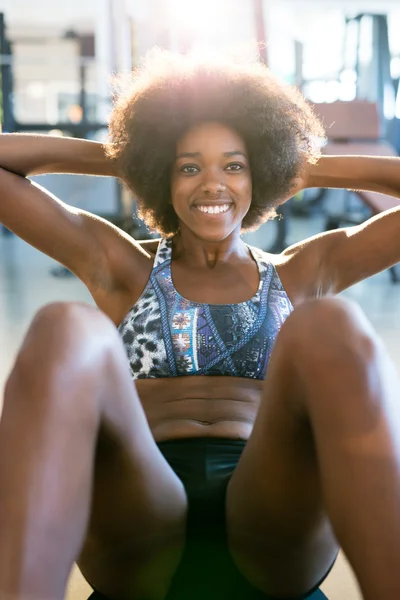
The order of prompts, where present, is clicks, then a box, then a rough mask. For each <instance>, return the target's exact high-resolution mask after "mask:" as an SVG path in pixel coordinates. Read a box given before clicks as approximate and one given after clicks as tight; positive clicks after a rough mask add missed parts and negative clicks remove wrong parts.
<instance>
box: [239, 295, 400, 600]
mask: <svg viewBox="0 0 400 600" xmlns="http://www.w3.org/2000/svg"><path fill="white" fill-rule="evenodd" d="M399 400H400V394H399V383H398V377H397V374H396V370H395V368H394V366H393V365H392V363H391V361H390V358H389V357H388V355H387V353H386V352H385V350H384V348H383V346H382V343H381V341H380V340H379V339H378V338H377V336H376V335H375V333H374V332H373V330H372V328H371V326H370V325H369V323H368V321H367V319H366V318H365V317H364V315H363V314H362V312H361V310H360V309H359V308H358V307H357V306H356V305H353V304H350V303H347V302H345V301H343V300H339V299H325V300H317V301H314V302H310V303H307V304H304V305H303V306H301V307H299V308H297V309H296V310H295V311H294V313H293V314H292V315H291V316H290V317H289V319H288V320H287V322H286V323H285V325H284V326H283V328H282V331H281V332H280V335H279V338H278V340H277V343H276V345H275V348H274V352H273V355H272V357H271V362H270V366H269V369H268V374H267V378H266V381H265V391H264V396H263V399H262V402H261V405H260V409H259V412H258V415H257V419H256V423H255V426H254V429H253V432H252V435H251V437H250V439H249V442H248V444H247V445H246V448H245V450H244V452H243V455H242V456H241V458H240V461H239V464H238V467H237V469H236V471H235V473H234V475H233V477H232V479H231V481H230V485H229V488H228V493H227V527H228V535H229V544H230V548H231V551H232V555H233V557H234V559H235V561H236V563H237V565H238V567H239V569H240V570H241V571H242V572H243V574H244V575H245V576H246V577H248V578H249V579H250V580H251V581H252V582H253V583H254V585H256V586H257V587H259V588H260V589H262V590H264V591H266V592H268V593H271V594H272V595H276V596H281V597H282V596H291V597H293V596H296V595H299V596H300V595H301V594H302V593H303V594H304V593H305V592H306V591H307V590H309V589H310V588H312V587H313V586H314V585H315V584H317V583H318V580H319V579H321V578H322V577H323V576H324V573H325V572H326V571H327V570H328V568H329V566H330V564H331V563H332V561H333V560H334V556H335V553H336V550H337V546H336V541H335V536H336V537H337V539H338V540H339V541H340V544H341V545H342V546H343V549H344V551H345V553H346V554H347V557H348V558H349V560H350V562H351V564H352V566H353V568H354V570H355V573H356V576H357V577H358V580H359V583H360V585H361V589H362V592H363V594H364V598H365V599H366V600H376V599H377V598H379V600H393V598H400V573H399V569H398V557H399V555H400V403H399ZM328 517H329V520H328ZM330 524H332V528H333V531H332V530H331V525H330Z"/></svg>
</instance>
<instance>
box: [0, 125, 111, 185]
mask: <svg viewBox="0 0 400 600" xmlns="http://www.w3.org/2000/svg"><path fill="white" fill-rule="evenodd" d="M0 168H3V169H6V170H7V171H12V172H13V173H17V174H19V175H23V176H24V177H26V176H28V175H42V174H45V173H75V174H81V175H103V176H112V177H118V173H117V172H116V168H115V165H114V163H113V161H111V160H110V159H109V158H107V156H106V153H105V146H104V145H103V144H101V143H100V142H92V141H88V140H82V139H75V138H66V137H55V136H49V135H30V134H19V133H8V134H7V133H6V134H1V135H0Z"/></svg>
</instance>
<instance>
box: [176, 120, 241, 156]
mask: <svg viewBox="0 0 400 600" xmlns="http://www.w3.org/2000/svg"><path fill="white" fill-rule="evenodd" d="M233 146H234V147H235V149H238V150H243V151H244V150H245V143H244V140H243V139H242V138H241V137H240V135H239V134H238V133H237V132H236V131H235V130H234V129H231V128H230V127H228V126H227V125H224V124H223V123H217V122H207V123H199V124H198V125H195V126H194V127H191V128H190V129H189V130H188V131H187V132H186V133H185V134H184V135H183V136H182V137H181V138H180V140H179V141H178V143H177V152H178V153H179V152H185V151H201V149H207V148H214V150H217V149H218V150H221V151H229V150H232V147H233Z"/></svg>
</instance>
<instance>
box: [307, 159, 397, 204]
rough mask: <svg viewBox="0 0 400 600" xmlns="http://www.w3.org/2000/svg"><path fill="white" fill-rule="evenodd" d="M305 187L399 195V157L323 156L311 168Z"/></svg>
mask: <svg viewBox="0 0 400 600" xmlns="http://www.w3.org/2000/svg"><path fill="white" fill-rule="evenodd" d="M307 187H309V188H311V187H319V188H342V189H348V190H367V191H371V192H379V193H381V194H388V195H389V196H395V197H396V198H400V158H397V157H381V156H322V157H321V158H320V160H319V161H318V164H316V165H312V166H311V167H310V172H309V177H308V181H307Z"/></svg>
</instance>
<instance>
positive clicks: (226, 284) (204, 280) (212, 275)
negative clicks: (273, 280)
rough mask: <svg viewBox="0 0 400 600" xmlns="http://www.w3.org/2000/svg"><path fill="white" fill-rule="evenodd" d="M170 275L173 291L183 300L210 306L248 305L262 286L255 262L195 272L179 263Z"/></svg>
mask: <svg viewBox="0 0 400 600" xmlns="http://www.w3.org/2000/svg"><path fill="white" fill-rule="evenodd" d="M170 274H171V278H172V281H173V285H174V288H175V289H176V290H177V292H178V293H179V294H180V295H181V296H182V297H183V298H187V299H188V300H192V301H193V302H203V303H208V304H238V303H240V302H246V301H247V300H249V299H250V298H252V297H253V296H254V295H255V294H256V292H257V290H258V287H259V284H260V274H259V270H258V266H257V264H256V263H255V262H254V261H248V262H243V263H238V264H234V265H230V264H225V265H222V266H217V267H215V268H205V269H195V270H194V269H191V268H190V267H188V266H187V265H183V264H181V263H179V262H178V261H176V262H173V263H172V265H171V269H170Z"/></svg>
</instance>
